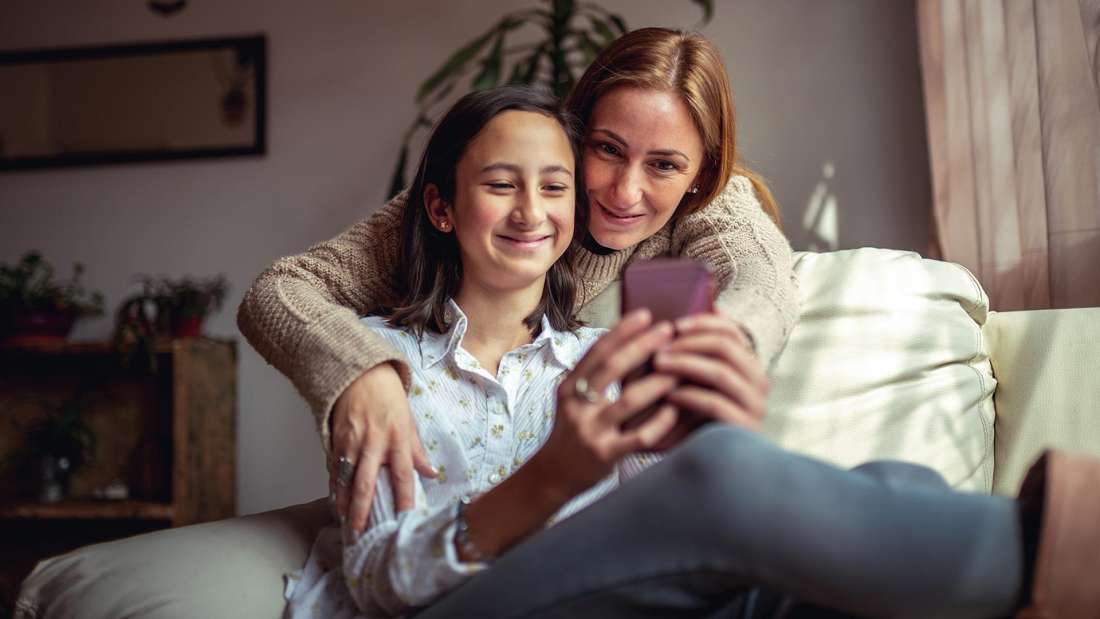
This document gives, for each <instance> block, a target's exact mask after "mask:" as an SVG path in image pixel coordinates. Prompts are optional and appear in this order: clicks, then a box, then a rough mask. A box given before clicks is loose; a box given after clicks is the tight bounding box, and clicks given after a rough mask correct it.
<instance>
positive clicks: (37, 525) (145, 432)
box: [0, 338, 237, 607]
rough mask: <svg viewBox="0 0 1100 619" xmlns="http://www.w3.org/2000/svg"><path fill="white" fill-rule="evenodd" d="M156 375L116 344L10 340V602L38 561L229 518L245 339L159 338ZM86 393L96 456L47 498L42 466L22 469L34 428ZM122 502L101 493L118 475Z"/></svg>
mask: <svg viewBox="0 0 1100 619" xmlns="http://www.w3.org/2000/svg"><path fill="white" fill-rule="evenodd" d="M154 357H155V359H156V364H155V371H152V372H135V371H134V370H132V369H124V368H123V367H121V365H120V363H119V358H118V356H117V354H116V353H115V351H114V349H113V347H112V346H111V345H110V344H109V343H98V342H93V343H64V344H58V345H49V346H38V347H34V348H0V463H3V464H2V465H0V557H4V560H3V561H0V565H2V566H3V567H0V580H2V582H0V597H2V598H4V599H3V600H2V602H3V603H0V607H2V606H5V605H7V604H10V603H11V602H12V601H13V600H14V594H15V591H16V589H17V587H18V582H19V581H20V580H21V579H22V578H23V577H24V576H25V575H26V574H27V573H28V572H29V570H30V569H31V568H32V567H33V565H34V563H35V562H36V561H37V560H39V559H41V558H44V557H46V556H50V555H53V554H57V553H59V552H65V551H67V550H70V549H72V548H76V547H79V546H82V545H84V544H86V543H92V542H98V541H104V540H107V539H114V538H118V537H125V536H127V535H131V534H134V533H140V532H146V531H150V530H155V529H158V528H166V527H174V526H182V525H188V524H193V523H197V522H205V521H209V520H217V519H221V518H227V517H230V516H233V515H234V510H235V499H236V423H237V347H236V343H235V342H234V341H231V340H213V339H205V338H193V339H179V340H172V341H164V342H160V343H158V344H157V345H156V347H155V353H154ZM72 397H79V402H80V406H81V414H82V416H83V417H84V418H85V419H86V420H87V422H88V423H89V424H90V425H91V427H92V429H93V430H94V432H95V435H96V447H95V457H94V460H93V462H92V463H90V464H89V465H87V466H86V467H85V468H84V469H83V470H81V471H77V472H76V473H75V474H74V475H73V476H72V479H71V483H70V491H69V498H66V499H64V500H62V501H60V502H56V503H42V502H40V501H38V500H37V498H36V493H37V491H38V488H39V487H40V479H41V477H40V472H39V471H35V470H34V468H33V467H28V466H15V465H14V464H13V460H12V458H13V456H14V455H15V454H16V453H18V451H19V450H20V449H21V448H22V447H23V446H24V443H25V436H26V428H27V427H28V426H29V424H30V423H32V422H33V420H34V419H35V418H36V417H38V416H41V415H43V414H45V411H46V410H47V409H48V407H50V406H56V405H57V404H58V402H59V401H62V400H64V399H65V398H72ZM116 479H117V480H121V481H122V482H123V483H125V484H126V486H127V487H128V488H129V498H128V499H127V500H123V501H112V500H99V499H94V498H92V491H93V489H95V488H98V487H102V486H104V485H106V484H108V483H110V482H111V481H113V480H116Z"/></svg>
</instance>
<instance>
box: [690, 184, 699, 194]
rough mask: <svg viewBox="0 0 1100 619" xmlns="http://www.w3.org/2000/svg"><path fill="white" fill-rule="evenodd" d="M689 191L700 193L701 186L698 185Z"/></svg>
mask: <svg viewBox="0 0 1100 619" xmlns="http://www.w3.org/2000/svg"><path fill="white" fill-rule="evenodd" d="M688 193H699V186H698V185H696V186H695V187H692V188H691V189H689V190H688Z"/></svg>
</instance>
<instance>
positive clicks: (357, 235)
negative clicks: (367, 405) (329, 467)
mask: <svg viewBox="0 0 1100 619" xmlns="http://www.w3.org/2000/svg"><path fill="white" fill-rule="evenodd" d="M404 208H405V196H404V194H402V195H399V196H397V197H395V198H394V199H393V200H391V201H390V202H389V203H388V204H386V205H385V206H384V207H382V208H381V209H380V210H378V211H376V212H375V213H373V214H372V215H371V216H369V217H367V218H365V219H362V220H360V221H359V222H357V223H356V224H355V225H353V226H352V227H350V228H348V229H347V230H345V231H344V232H343V233H341V234H340V235H339V236H337V237H336V238H333V239H331V240H328V241H325V242H323V243H318V244H317V245H314V246H313V247H311V248H309V249H308V250H307V251H306V252H305V253H302V254H298V255H295V256H289V257H286V258H280V259H279V260H276V261H275V263H274V264H272V265H271V266H270V267H268V268H267V269H266V270H265V271H264V272H263V273H261V274H260V276H259V277H257V278H256V281H254V282H253V283H252V286H251V287H250V288H249V289H248V291H247V292H246V293H245V295H244V299H243V300H242V301H241V305H240V307H239V308H238V309H237V327H238V328H239V329H240V331H241V333H242V334H244V336H245V338H246V339H247V340H248V342H249V343H250V344H252V346H253V347H254V348H255V349H256V350H257V351H258V352H259V353H260V355H261V356H262V357H263V358H264V359H265V360H266V361H267V362H268V363H270V364H271V365H273V366H275V368H276V369H278V370H279V371H280V372H282V373H283V374H284V375H285V376H286V377H287V378H289V379H290V380H291V382H293V383H294V386H295V387H296V388H297V389H298V391H299V393H301V394H302V397H303V398H305V400H306V402H307V403H308V404H309V406H310V408H311V409H312V410H313V413H314V416H315V417H316V420H317V425H318V430H319V432H320V435H321V443H322V445H323V446H324V449H325V451H326V452H328V450H329V448H330V442H331V441H330V435H329V414H330V411H331V410H332V406H333V404H334V403H335V402H336V399H337V398H338V397H339V396H340V394H341V393H343V392H344V389H346V388H347V387H348V385H350V384H351V383H352V382H353V381H355V379H356V378H358V377H359V376H361V375H362V374H363V373H364V372H366V371H367V370H369V369H370V368H372V367H374V366H375V365H377V364H379V363H383V362H386V361H392V362H394V367H395V368H397V371H398V373H399V374H400V376H401V380H402V382H404V383H405V387H406V389H407V388H408V386H409V368H408V364H407V362H406V360H405V357H404V356H403V355H402V354H401V353H400V352H398V351H397V350H396V349H394V348H393V347H392V346H390V344H389V343H388V342H386V341H385V340H384V339H383V338H382V337H381V336H379V335H378V334H376V333H374V332H373V331H371V330H370V329H368V328H366V327H364V326H363V325H361V324H360V322H359V317H360V316H363V315H366V314H369V313H371V312H372V311H375V310H377V309H379V308H380V307H383V306H384V305H386V304H388V303H391V302H392V299H393V295H394V290H393V281H394V276H393V274H394V273H395V271H396V266H397V259H398V252H399V249H398V234H397V231H398V229H399V228H400V226H401V216H402V212H403V211H404Z"/></svg>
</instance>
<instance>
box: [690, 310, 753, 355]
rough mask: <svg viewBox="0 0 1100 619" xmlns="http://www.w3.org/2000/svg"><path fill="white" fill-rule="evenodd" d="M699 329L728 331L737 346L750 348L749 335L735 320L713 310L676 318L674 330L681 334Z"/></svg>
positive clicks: (698, 330)
mask: <svg viewBox="0 0 1100 619" xmlns="http://www.w3.org/2000/svg"><path fill="white" fill-rule="evenodd" d="M700 331H712V332H713V331H722V332H725V333H728V334H729V336H730V337H731V338H733V339H734V340H735V341H736V342H737V343H738V345H739V346H742V347H744V348H746V349H751V348H752V343H751V342H750V341H749V336H748V335H745V330H744V329H743V328H742V327H741V325H740V324H738V323H737V321H736V320H733V319H731V318H728V317H726V316H723V315H721V314H717V313H714V312H706V313H702V314H692V315H691V316H684V317H682V318H679V319H677V320H676V332H677V333H681V334H689V333H696V332H700Z"/></svg>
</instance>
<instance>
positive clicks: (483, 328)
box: [455, 278, 545, 375]
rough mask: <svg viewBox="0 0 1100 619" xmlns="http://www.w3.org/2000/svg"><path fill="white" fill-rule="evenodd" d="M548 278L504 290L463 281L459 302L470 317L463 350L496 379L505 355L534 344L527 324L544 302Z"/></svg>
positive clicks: (457, 298) (456, 296)
mask: <svg viewBox="0 0 1100 619" xmlns="http://www.w3.org/2000/svg"><path fill="white" fill-rule="evenodd" d="M544 280H545V278H543V280H540V281H539V282H538V283H537V284H536V285H532V286H528V287H526V288H522V289H515V290H502V289H500V288H492V287H489V286H484V285H479V284H478V283H477V282H471V281H468V280H467V281H463V282H462V286H461V288H459V291H458V294H457V295H455V302H456V303H458V306H459V307H461V308H462V312H463V313H464V314H466V321H467V322H466V335H465V337H463V340H462V346H463V348H465V349H466V351H467V352H469V353H470V354H471V355H473V356H474V358H475V359H477V361H478V363H480V364H481V366H482V367H484V368H485V369H487V370H489V372H490V373H492V374H493V375H496V373H497V368H498V367H499V366H500V360H501V359H502V358H503V357H504V355H505V354H506V353H507V352H508V351H510V350H513V349H515V348H517V347H519V346H522V345H523V344H526V343H528V342H530V341H531V339H532V334H531V330H530V329H529V328H528V327H527V324H526V323H525V322H524V319H526V318H527V317H528V316H530V315H531V312H533V311H535V308H536V307H538V304H539V301H541V300H542V290H543V284H544V283H545V281H544Z"/></svg>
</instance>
